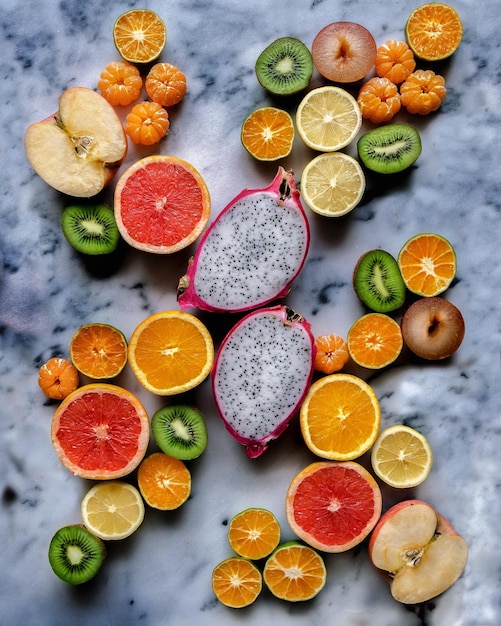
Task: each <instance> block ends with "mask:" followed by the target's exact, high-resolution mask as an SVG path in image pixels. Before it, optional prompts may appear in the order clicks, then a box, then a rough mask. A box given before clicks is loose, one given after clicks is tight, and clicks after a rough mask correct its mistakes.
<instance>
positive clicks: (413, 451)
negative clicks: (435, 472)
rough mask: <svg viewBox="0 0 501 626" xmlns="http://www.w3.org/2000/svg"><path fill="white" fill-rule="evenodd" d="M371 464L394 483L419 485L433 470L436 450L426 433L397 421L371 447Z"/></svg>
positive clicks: (380, 474) (401, 485)
mask: <svg viewBox="0 0 501 626" xmlns="http://www.w3.org/2000/svg"><path fill="white" fill-rule="evenodd" d="M371 462H372V468H373V470H374V472H375V474H376V476H378V477H379V478H380V479H381V480H382V481H384V482H385V483H386V484H388V485H390V486H391V487H397V488H401V489H403V488H405V489H408V488H410V487H417V486H418V485H420V484H421V483H422V482H423V481H424V480H426V478H427V477H428V474H429V473H430V470H431V467H432V464H433V453H432V451H431V447H430V444H429V443H428V440H427V439H426V437H425V436H424V435H422V434H421V433H420V432H418V431H417V430H414V429H413V428H410V426H405V425H404V424H396V425H395V426H390V427H388V428H386V429H385V430H383V431H382V432H381V433H380V435H379V437H378V438H377V440H376V442H375V443H374V446H373V448H372V451H371Z"/></svg>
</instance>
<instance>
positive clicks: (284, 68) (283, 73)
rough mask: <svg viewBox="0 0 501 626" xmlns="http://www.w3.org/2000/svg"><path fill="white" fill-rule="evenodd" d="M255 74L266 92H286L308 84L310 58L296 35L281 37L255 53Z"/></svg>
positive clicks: (279, 93) (310, 75)
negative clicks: (257, 54) (256, 56)
mask: <svg viewBox="0 0 501 626" xmlns="http://www.w3.org/2000/svg"><path fill="white" fill-rule="evenodd" d="M255 72H256V77H257V79H258V81H259V83H260V84H261V86H262V87H264V89H266V90H267V91H268V92H270V93H272V94H275V95H279V96H288V95H291V94H294V93H297V92H298V91H302V90H303V89H305V88H306V87H307V86H308V83H309V82H310V79H311V77H312V75H313V59H312V57H311V52H310V51H309V49H308V48H307V47H306V45H305V44H304V43H303V42H302V41H300V40H299V39H296V38H295V37H280V38H279V39H276V40H275V41H273V42H272V43H271V44H270V45H269V46H267V47H266V48H265V49H264V50H263V51H262V52H261V54H260V55H259V56H258V58H257V61H256V66H255Z"/></svg>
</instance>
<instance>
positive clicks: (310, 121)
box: [296, 85, 362, 152]
mask: <svg viewBox="0 0 501 626" xmlns="http://www.w3.org/2000/svg"><path fill="white" fill-rule="evenodd" d="M361 125H362V115H361V113H360V108H359V106H358V104H357V101H356V100H355V98H354V97H353V96H352V95H351V94H350V93H348V92H347V91H346V90H345V89H342V88H341V87H334V86H331V85H326V86H324V87H318V88H317V89H312V90H311V91H310V92H308V93H307V94H306V95H305V96H304V98H303V99H302V100H301V102H300V103H299V105H298V107H297V111H296V127H297V131H298V133H299V136H300V137H301V139H302V140H303V141H304V143H305V144H306V145H307V146H308V147H310V148H312V149H313V150H318V151H319V152H332V151H334V150H339V149H340V148H344V147H345V146H347V145H348V144H349V143H350V142H351V141H352V140H353V139H354V138H355V136H356V135H357V133H358V131H359V130H360V126H361Z"/></svg>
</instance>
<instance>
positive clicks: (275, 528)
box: [228, 507, 280, 561]
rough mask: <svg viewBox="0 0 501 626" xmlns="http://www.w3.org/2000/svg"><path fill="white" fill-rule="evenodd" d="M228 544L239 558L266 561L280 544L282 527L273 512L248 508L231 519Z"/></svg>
mask: <svg viewBox="0 0 501 626" xmlns="http://www.w3.org/2000/svg"><path fill="white" fill-rule="evenodd" d="M228 542H229V544H230V546H231V548H232V549H233V550H234V551H235V552H236V553H237V554H238V555H239V556H242V557H244V558H247V559H251V560H253V561H255V560H259V559H264V558H265V557H267V556H269V555H270V554H271V553H272V552H273V551H274V550H275V548H276V547H277V546H278V544H279V543H280V525H279V523H278V521H277V518H276V517H275V516H274V515H273V513H272V512H271V511H268V510H267V509H262V508H255V507H252V508H248V509H245V510H244V511H241V512H240V513H237V514H236V515H234V516H233V517H232V518H231V520H230V523H229V526H228Z"/></svg>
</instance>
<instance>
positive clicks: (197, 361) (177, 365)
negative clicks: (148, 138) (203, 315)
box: [129, 310, 214, 396]
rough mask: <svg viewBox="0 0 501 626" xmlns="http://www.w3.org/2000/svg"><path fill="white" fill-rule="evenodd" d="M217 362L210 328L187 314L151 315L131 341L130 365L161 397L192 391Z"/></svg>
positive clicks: (168, 312) (166, 313) (149, 387)
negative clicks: (214, 362) (215, 361)
mask: <svg viewBox="0 0 501 626" xmlns="http://www.w3.org/2000/svg"><path fill="white" fill-rule="evenodd" d="M213 361H214V344H213V341H212V337H211V335H210V333H209V331H208V330H207V327H206V326H205V325H204V324H203V322H201V321H200V320H199V319H198V318H197V317H195V316H194V315H191V313H186V312H184V311H176V310H174V311H162V312H160V313H155V314H153V315H150V316H149V317H147V318H146V319H145V320H143V321H142V322H141V323H140V324H139V326H137V328H136V329H135V330H134V332H133V333H132V336H131V338H130V341H129V364H130V367H131V369H132V371H133V372H134V374H135V375H136V377H137V379H138V380H139V382H140V383H141V384H142V385H143V386H144V387H145V388H146V389H148V391H151V392H152V393H155V394H157V395H159V396H171V395H175V394H179V393H182V392H184V391H188V390H189V389H193V388H194V387H196V386H197V385H199V384H200V383H201V382H202V381H204V380H205V379H206V378H207V376H208V375H209V372H210V370H211V367H212V363H213Z"/></svg>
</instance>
